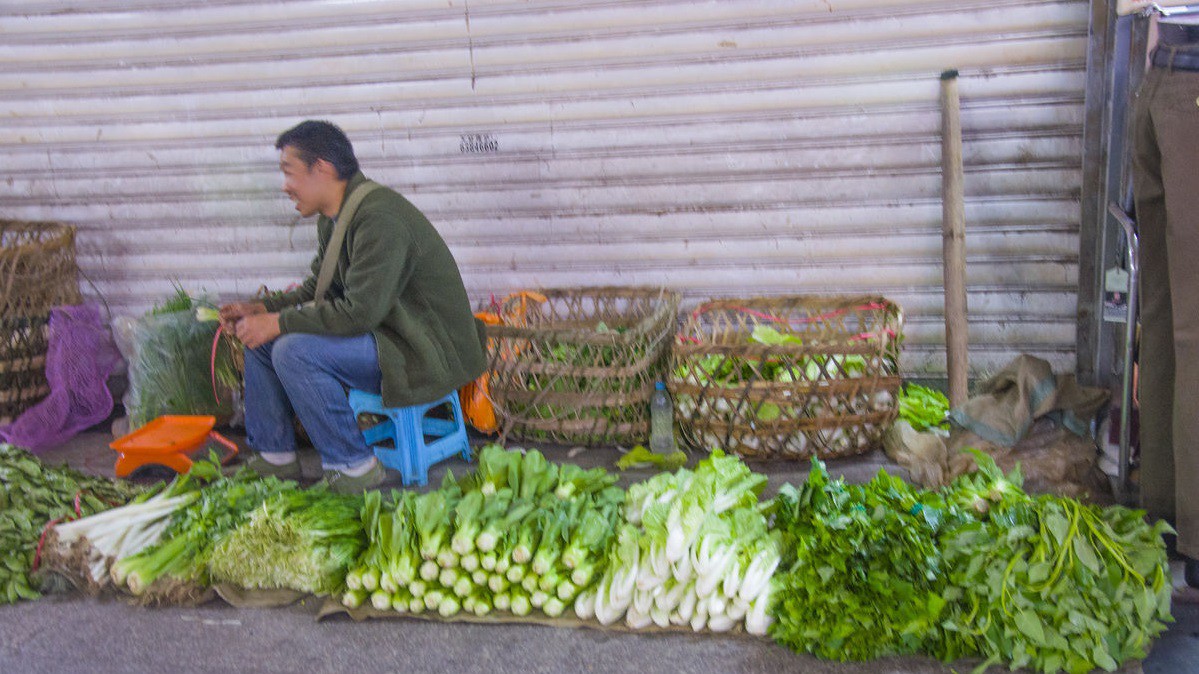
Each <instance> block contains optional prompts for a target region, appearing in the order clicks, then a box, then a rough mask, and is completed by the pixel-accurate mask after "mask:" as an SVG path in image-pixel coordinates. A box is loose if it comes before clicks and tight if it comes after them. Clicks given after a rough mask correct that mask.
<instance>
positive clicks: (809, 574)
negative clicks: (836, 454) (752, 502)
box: [770, 460, 968, 660]
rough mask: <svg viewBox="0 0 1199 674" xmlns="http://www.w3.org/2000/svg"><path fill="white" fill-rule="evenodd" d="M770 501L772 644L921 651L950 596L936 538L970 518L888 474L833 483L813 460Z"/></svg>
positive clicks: (845, 652) (862, 651)
mask: <svg viewBox="0 0 1199 674" xmlns="http://www.w3.org/2000/svg"><path fill="white" fill-rule="evenodd" d="M772 507H773V510H774V522H773V528H774V530H775V531H776V532H778V533H779V535H781V536H782V541H783V542H782V550H783V560H782V565H781V566H780V568H779V571H778V573H777V574H776V575H775V587H776V590H775V595H776V599H775V601H774V603H773V604H772V609H771V610H772V614H773V616H774V617H775V623H774V625H773V626H772V627H771V631H770V634H771V636H772V637H774V638H775V640H776V641H778V642H779V643H781V644H783V645H785V646H788V647H790V648H792V649H793V650H795V651H798V652H807V653H813V654H815V655H818V656H820V657H822V658H827V659H831V660H870V659H874V658H878V657H883V656H886V655H895V654H906V653H918V652H921V651H922V650H924V647H925V643H926V641H927V639H928V636H929V634H930V633H931V632H932V629H933V626H934V625H935V624H936V623H937V620H938V618H939V616H940V612H941V610H942V608H943V605H944V603H945V601H944V600H943V599H942V598H941V593H942V590H943V588H942V579H943V577H944V574H945V564H944V560H943V557H942V554H941V550H940V548H939V547H938V536H939V535H940V533H941V532H942V531H944V530H945V529H946V528H948V527H952V526H953V525H954V524H955V523H956V522H957V521H959V520H961V519H963V518H964V517H968V515H966V514H965V513H962V512H959V510H960V509H954V508H950V509H947V508H946V507H945V503H944V499H942V498H940V497H939V496H938V495H937V494H935V493H932V492H924V491H921V490H918V489H915V488H913V487H911V486H910V485H908V484H907V483H905V482H904V481H903V480H901V479H899V478H897V477H893V476H891V475H888V474H886V473H885V472H882V471H880V472H879V474H878V476H876V477H875V478H874V480H872V481H871V482H869V483H867V484H863V485H850V484H846V483H845V481H844V480H843V479H841V480H832V479H831V478H830V477H829V474H828V472H827V471H826V470H825V467H824V464H823V463H822V462H820V461H817V460H813V461H812V469H811V472H809V474H808V479H807V481H806V482H805V483H804V484H803V486H802V487H800V488H799V489H796V488H795V487H793V486H791V485H785V486H784V487H783V488H782V489H781V490H780V491H779V495H778V496H777V497H776V499H775V502H774V504H773V506H772Z"/></svg>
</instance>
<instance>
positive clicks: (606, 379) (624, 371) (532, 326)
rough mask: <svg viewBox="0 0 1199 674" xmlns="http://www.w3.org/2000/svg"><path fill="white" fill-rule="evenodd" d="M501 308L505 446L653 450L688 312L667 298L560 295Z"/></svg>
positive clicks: (495, 348)
mask: <svg viewBox="0 0 1199 674" xmlns="http://www.w3.org/2000/svg"><path fill="white" fill-rule="evenodd" d="M538 294H540V295H541V296H543V297H544V298H545V301H543V302H538V301H536V300H534V301H532V302H530V301H529V299H528V294H525V295H522V296H520V297H513V298H512V299H510V300H509V301H507V302H505V303H504V306H502V307H501V315H502V316H503V318H504V324H502V325H489V326H487V334H488V337H489V343H490V352H491V365H490V374H489V382H488V385H489V394H488V395H489V397H490V398H491V400H492V403H493V404H494V405H495V408H496V412H497V416H498V418H499V420H500V437H501V439H503V438H506V437H508V436H509V435H511V436H512V437H515V438H519V439H525V440H540V441H550V442H560V443H569V444H581V445H589V446H594V445H602V444H624V443H633V442H644V441H645V439H646V438H647V437H648V436H649V398H650V395H651V394H652V393H653V388H654V382H655V381H658V380H660V379H662V378H664V376H665V371H666V366H667V365H668V363H669V358H670V341H671V335H672V334H673V332H674V328H675V322H676V320H677V312H678V305H679V295H678V294H677V293H674V292H671V291H667V290H662V289H659V288H636V287H632V288H630V287H607V288H556V289H550V290H542V291H539V293H538Z"/></svg>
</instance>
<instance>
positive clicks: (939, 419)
mask: <svg viewBox="0 0 1199 674" xmlns="http://www.w3.org/2000/svg"><path fill="white" fill-rule="evenodd" d="M948 415H949V398H946V397H945V394H944V393H941V392H940V391H938V390H936V389H933V388H928V387H927V386H921V385H919V384H905V385H904V387H903V389H902V390H901V391H900V392H899V418H900V419H903V420H905V421H907V422H908V423H910V424H911V425H912V428H914V429H916V430H917V431H921V432H923V431H927V430H929V429H930V428H940V429H942V430H949V419H948Z"/></svg>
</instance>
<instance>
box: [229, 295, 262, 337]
mask: <svg viewBox="0 0 1199 674" xmlns="http://www.w3.org/2000/svg"><path fill="white" fill-rule="evenodd" d="M265 313H266V305H265V304H263V303H262V302H234V303H233V304H226V305H225V306H223V307H221V310H220V316H221V327H222V328H224V329H225V330H226V331H227V332H234V331H235V330H236V329H237V328H236V324H237V322H238V321H239V320H241V319H243V318H245V317H246V316H255V315H257V314H265Z"/></svg>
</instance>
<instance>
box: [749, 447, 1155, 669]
mask: <svg viewBox="0 0 1199 674" xmlns="http://www.w3.org/2000/svg"><path fill="white" fill-rule="evenodd" d="M977 459H978V461H979V464H980V467H981V470H980V472H978V473H975V474H972V475H968V476H965V477H963V478H960V479H958V480H957V481H955V482H954V483H953V484H952V485H951V486H950V487H948V488H947V489H945V490H942V491H940V492H930V491H922V490H916V489H913V488H912V487H910V486H908V485H906V484H904V483H903V482H902V481H900V480H898V479H896V478H892V477H890V476H887V475H885V474H880V475H879V476H878V477H877V478H875V480H873V481H872V482H870V483H868V484H865V485H856V486H855V485H846V484H844V482H843V481H833V480H830V479H829V477H828V474H827V472H825V470H824V467H823V465H822V464H820V463H819V462H815V463H814V467H813V470H812V473H811V474H810V476H809V479H808V481H807V483H805V485H804V486H803V487H802V488H800V489H794V488H791V487H785V488H784V489H783V490H782V491H781V492H780V494H779V497H778V499H777V501H776V504H775V521H774V525H775V527H776V530H777V531H778V532H779V534H780V535H781V536H782V537H783V542H784V544H783V550H784V561H783V566H782V568H781V569H780V572H779V574H778V575H777V576H776V577H775V584H776V588H775V594H776V596H777V600H776V602H775V604H774V605H773V609H772V611H773V614H774V615H775V618H776V622H775V623H774V625H773V627H772V629H771V636H773V637H774V638H775V639H776V640H778V641H779V642H780V643H782V644H784V645H787V646H789V647H791V648H793V649H795V650H797V651H803V652H810V653H814V654H816V655H819V656H821V657H826V658H832V659H838V660H851V659H871V658H876V657H881V656H886V655H893V654H906V653H924V654H928V655H933V656H935V657H938V658H941V659H944V660H954V659H958V658H963V657H978V658H982V659H983V660H984V662H983V665H981V666H980V669H981V668H985V666H986V665H987V664H991V663H995V662H1005V663H1008V664H1009V665H1010V666H1012V667H1013V668H1016V667H1021V666H1027V667H1031V668H1033V669H1036V670H1038V671H1044V672H1057V671H1067V672H1086V671H1090V670H1091V669H1094V668H1096V667H1101V668H1104V669H1107V670H1109V671H1110V670H1113V669H1115V668H1116V667H1118V666H1119V665H1120V664H1122V663H1123V662H1125V661H1126V660H1129V659H1135V658H1143V657H1144V656H1145V649H1146V647H1147V646H1148V643H1149V642H1150V640H1151V639H1152V638H1153V637H1155V636H1156V635H1158V634H1160V633H1161V632H1162V631H1163V630H1164V629H1165V623H1167V622H1169V621H1170V620H1171V618H1170V612H1169V609H1170V593H1171V585H1170V577H1169V572H1168V570H1167V566H1166V554H1165V547H1164V545H1163V543H1162V539H1161V534H1162V532H1163V531H1166V530H1168V527H1166V525H1164V524H1158V525H1156V526H1149V525H1147V524H1145V523H1144V521H1143V519H1142V516H1143V513H1141V512H1138V511H1131V510H1127V509H1125V508H1120V507H1112V508H1106V509H1101V508H1098V507H1096V506H1090V505H1084V504H1081V503H1079V502H1077V501H1074V500H1071V499H1065V498H1060V497H1053V496H1039V497H1033V496H1029V495H1027V494H1025V493H1024V492H1023V491H1022V490H1021V489H1020V482H1021V478H1020V476H1019V474H1018V473H1015V474H1013V475H1011V476H1007V477H1005V476H1004V475H1003V473H1002V472H1001V471H1000V470H999V469H998V468H997V467H996V466H995V464H994V462H993V461H992V460H991V459H990V458H989V457H986V456H985V455H982V454H977Z"/></svg>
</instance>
